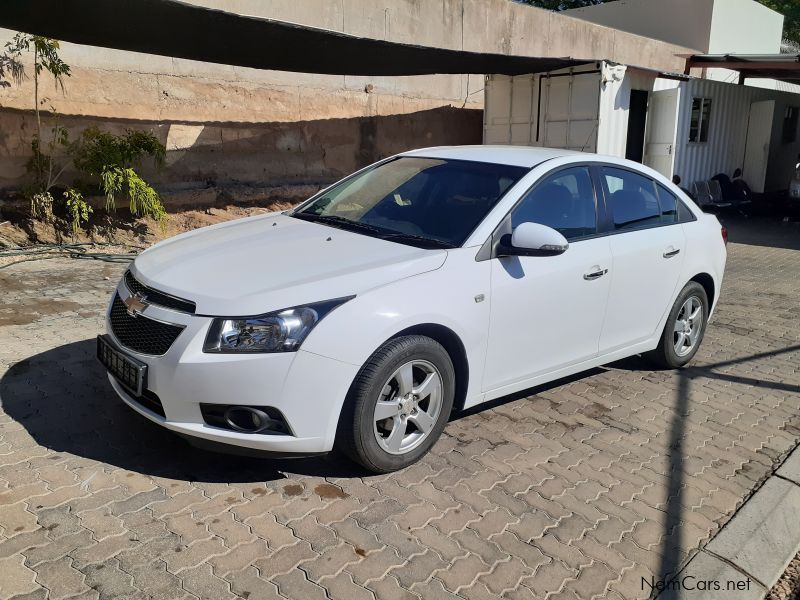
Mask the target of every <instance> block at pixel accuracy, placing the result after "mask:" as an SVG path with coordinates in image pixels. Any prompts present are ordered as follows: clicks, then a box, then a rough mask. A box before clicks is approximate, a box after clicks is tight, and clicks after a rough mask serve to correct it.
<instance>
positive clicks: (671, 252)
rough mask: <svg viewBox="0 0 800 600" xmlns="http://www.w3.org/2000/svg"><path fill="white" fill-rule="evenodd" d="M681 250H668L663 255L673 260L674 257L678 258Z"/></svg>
mask: <svg viewBox="0 0 800 600" xmlns="http://www.w3.org/2000/svg"><path fill="white" fill-rule="evenodd" d="M680 251H681V249H680V248H678V249H677V250H667V251H666V252H664V254H663V255H662V256H663V257H664V258H672V257H673V256H677V255H678V254H679V253H680Z"/></svg>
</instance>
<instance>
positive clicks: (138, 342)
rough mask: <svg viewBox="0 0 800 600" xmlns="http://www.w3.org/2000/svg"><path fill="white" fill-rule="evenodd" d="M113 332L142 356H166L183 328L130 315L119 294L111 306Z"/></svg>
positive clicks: (122, 342) (121, 342) (124, 344)
mask: <svg viewBox="0 0 800 600" xmlns="http://www.w3.org/2000/svg"><path fill="white" fill-rule="evenodd" d="M110 320H111V332H112V333H113V334H114V337H116V338H117V340H118V341H119V343H120V344H122V345H123V346H125V347H126V348H129V349H131V350H133V351H134V352H140V353H142V354H152V355H154V356H160V355H162V354H165V353H166V352H167V350H169V349H170V346H172V344H173V343H174V342H175V340H176V339H178V336H179V335H180V333H181V331H183V327H182V326H180V325H171V324H169V323H161V322H160V321H154V320H153V319H148V318H147V317H145V316H143V315H137V316H135V317H133V316H131V315H130V314H128V310H127V309H126V308H125V304H123V302H122V299H121V298H120V297H119V294H117V295H116V296H114V302H113V303H112V304H111V314H110Z"/></svg>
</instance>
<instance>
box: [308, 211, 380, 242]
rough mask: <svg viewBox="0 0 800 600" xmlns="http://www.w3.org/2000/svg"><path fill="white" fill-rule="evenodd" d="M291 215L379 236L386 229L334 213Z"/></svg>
mask: <svg viewBox="0 0 800 600" xmlns="http://www.w3.org/2000/svg"><path fill="white" fill-rule="evenodd" d="M292 216H293V217H297V218H298V219H305V220H307V221H312V222H314V223H325V224H326V225H331V226H333V227H341V228H350V229H356V230H358V231H369V232H370V233H376V234H378V235H381V236H382V235H385V234H386V229H383V228H382V227H376V226H375V225H370V224H369V223H361V222H360V221H353V220H351V219H345V218H344V217H338V216H336V215H315V214H313V213H303V212H299V213H294V214H293V215H292Z"/></svg>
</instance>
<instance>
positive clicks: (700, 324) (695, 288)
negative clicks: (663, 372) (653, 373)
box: [645, 281, 708, 369]
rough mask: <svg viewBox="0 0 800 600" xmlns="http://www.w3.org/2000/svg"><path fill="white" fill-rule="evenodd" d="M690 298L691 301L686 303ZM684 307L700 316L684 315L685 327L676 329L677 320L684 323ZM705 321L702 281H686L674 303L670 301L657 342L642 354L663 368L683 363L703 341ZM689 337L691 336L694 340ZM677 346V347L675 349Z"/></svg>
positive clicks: (677, 325) (705, 299) (706, 315)
mask: <svg viewBox="0 0 800 600" xmlns="http://www.w3.org/2000/svg"><path fill="white" fill-rule="evenodd" d="M691 301H693V303H692V304H687V303H690V302H691ZM686 310H691V312H692V314H695V311H697V310H699V312H698V313H697V314H698V315H699V316H700V319H701V320H699V321H698V319H697V318H694V319H688V326H689V329H688V330H684V331H683V332H678V331H676V329H677V328H678V327H680V326H681V324H683V325H684V327H686V326H687V325H686V323H687V319H686V318H685V317H686V316H687V315H686ZM707 324H708V296H707V295H706V291H705V289H704V288H703V286H702V285H700V284H699V283H697V282H696V281H690V282H689V283H687V284H686V285H685V286H684V288H683V289H682V290H681V293H680V294H678V298H677V299H676V300H675V304H673V305H672V310H670V311H669V316H668V317H667V322H666V324H665V325H664V331H663V332H662V334H661V339H660V340H659V342H658V346H657V347H656V349H655V350H653V351H652V352H648V353H647V354H645V357H646V358H648V359H649V360H650V361H652V362H654V363H655V364H657V365H658V366H660V367H664V368H666V369H679V368H680V367H683V366H684V365H685V364H686V363H688V362H689V361H690V360H692V358H694V355H695V354H697V350H698V348H700V344H701V343H702V341H703V336H704V335H705V332H706V325H707ZM687 332H688V333H687ZM681 333H682V334H683V335H681ZM691 338H694V341H692V339H691ZM679 342H680V344H679ZM679 347H680V349H681V351H679V350H678V348H679Z"/></svg>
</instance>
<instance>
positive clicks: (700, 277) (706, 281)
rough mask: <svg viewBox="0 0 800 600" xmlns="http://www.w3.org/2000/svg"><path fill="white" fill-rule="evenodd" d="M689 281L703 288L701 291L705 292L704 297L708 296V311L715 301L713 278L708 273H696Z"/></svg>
mask: <svg viewBox="0 0 800 600" xmlns="http://www.w3.org/2000/svg"><path fill="white" fill-rule="evenodd" d="M689 281H695V282H697V283H699V284H700V285H702V286H703V289H704V290H705V291H706V296H708V309H709V311H710V310H711V309H712V308H713V307H714V302H715V300H716V289H715V286H714V278H713V277H711V275H709V274H708V273H698V274H697V275H695V276H694V277H692V278H691V279H690V280H689Z"/></svg>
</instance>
